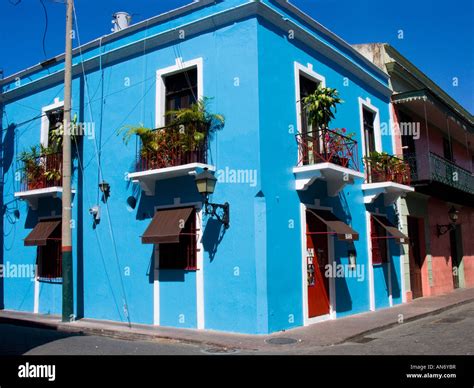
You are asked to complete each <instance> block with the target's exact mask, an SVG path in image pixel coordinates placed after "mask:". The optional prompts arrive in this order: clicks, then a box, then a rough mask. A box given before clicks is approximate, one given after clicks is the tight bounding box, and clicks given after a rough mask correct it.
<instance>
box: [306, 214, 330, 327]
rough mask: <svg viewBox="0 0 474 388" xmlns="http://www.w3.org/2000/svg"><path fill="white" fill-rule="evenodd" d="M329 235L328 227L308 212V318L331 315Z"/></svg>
mask: <svg viewBox="0 0 474 388" xmlns="http://www.w3.org/2000/svg"><path fill="white" fill-rule="evenodd" d="M328 247H329V246H328V234H327V227H326V225H325V224H324V223H323V222H322V221H321V220H319V218H317V217H316V216H315V215H314V214H313V213H312V212H311V211H308V210H307V211H306V270H307V283H308V284H307V287H308V317H309V318H314V317H319V316H322V315H328V314H329V313H330V298H329V295H330V293H329V278H328V277H327V276H326V266H327V264H328V262H329V260H328V256H329V249H328Z"/></svg>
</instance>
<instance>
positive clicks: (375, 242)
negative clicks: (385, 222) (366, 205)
mask: <svg viewBox="0 0 474 388" xmlns="http://www.w3.org/2000/svg"><path fill="white" fill-rule="evenodd" d="M370 230H371V232H370V238H371V241H372V264H373V265H377V264H382V263H386V262H388V247H387V231H386V230H385V228H384V227H383V226H382V225H380V224H379V223H378V222H377V221H376V220H375V218H374V217H373V216H371V217H370Z"/></svg>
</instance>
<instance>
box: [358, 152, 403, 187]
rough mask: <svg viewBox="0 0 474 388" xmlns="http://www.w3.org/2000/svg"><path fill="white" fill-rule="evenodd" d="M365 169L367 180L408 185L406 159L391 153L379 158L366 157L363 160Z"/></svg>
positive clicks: (369, 181)
mask: <svg viewBox="0 0 474 388" xmlns="http://www.w3.org/2000/svg"><path fill="white" fill-rule="evenodd" d="M364 163H365V166H366V170H367V182H368V183H379V182H395V183H399V184H402V185H407V186H409V185H410V183H411V173H410V165H409V163H408V162H407V161H405V160H403V159H400V158H397V157H396V156H393V155H387V154H385V155H383V156H381V157H379V158H375V159H371V158H367V159H365V161H364Z"/></svg>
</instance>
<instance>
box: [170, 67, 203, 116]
mask: <svg viewBox="0 0 474 388" xmlns="http://www.w3.org/2000/svg"><path fill="white" fill-rule="evenodd" d="M197 86H198V85H197V68H192V69H189V70H185V71H182V72H180V73H176V74H173V75H169V76H167V77H165V88H166V92H165V112H167V111H170V110H177V109H183V108H189V107H190V106H191V105H192V104H194V103H195V102H196V101H197V95H198V90H197ZM165 117H166V118H165V125H168V124H169V123H170V121H171V119H172V117H171V116H169V115H166V116H165Z"/></svg>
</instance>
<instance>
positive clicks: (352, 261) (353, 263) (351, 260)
mask: <svg viewBox="0 0 474 388" xmlns="http://www.w3.org/2000/svg"><path fill="white" fill-rule="evenodd" d="M348 256H349V269H351V270H354V269H355V268H356V264H357V256H356V251H355V250H351V251H349V252H348Z"/></svg>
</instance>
